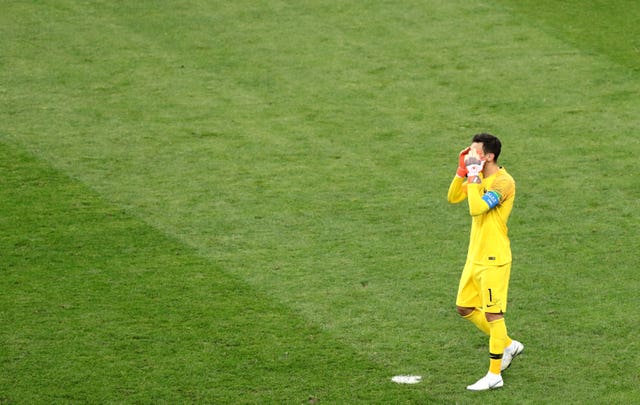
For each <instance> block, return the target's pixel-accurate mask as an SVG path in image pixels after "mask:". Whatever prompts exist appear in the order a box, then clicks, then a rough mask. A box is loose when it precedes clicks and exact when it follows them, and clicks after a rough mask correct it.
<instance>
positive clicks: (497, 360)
mask: <svg viewBox="0 0 640 405" xmlns="http://www.w3.org/2000/svg"><path fill="white" fill-rule="evenodd" d="M506 341H507V325H506V323H505V322H504V318H500V319H497V320H495V321H491V322H489V371H490V372H492V373H494V374H500V367H501V366H502V355H503V354H504V348H505V343H506Z"/></svg>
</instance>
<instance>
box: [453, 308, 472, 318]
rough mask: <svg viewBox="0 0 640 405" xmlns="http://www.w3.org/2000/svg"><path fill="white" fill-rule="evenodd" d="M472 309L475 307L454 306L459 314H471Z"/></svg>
mask: <svg viewBox="0 0 640 405" xmlns="http://www.w3.org/2000/svg"><path fill="white" fill-rule="evenodd" d="M474 309H475V308H468V307H458V306H456V311H457V312H458V314H460V316H467V315H471V313H472V312H473V310H474Z"/></svg>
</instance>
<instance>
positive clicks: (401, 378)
mask: <svg viewBox="0 0 640 405" xmlns="http://www.w3.org/2000/svg"><path fill="white" fill-rule="evenodd" d="M391 381H393V382H394V383H398V384H417V383H419V382H420V381H422V376H419V375H397V376H395V377H393V378H392V379H391Z"/></svg>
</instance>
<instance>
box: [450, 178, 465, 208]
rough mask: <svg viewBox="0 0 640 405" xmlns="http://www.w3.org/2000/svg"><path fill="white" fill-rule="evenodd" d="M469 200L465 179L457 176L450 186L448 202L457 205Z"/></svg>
mask: <svg viewBox="0 0 640 405" xmlns="http://www.w3.org/2000/svg"><path fill="white" fill-rule="evenodd" d="M465 198H467V183H466V181H465V179H464V178H462V177H458V176H455V177H454V178H453V180H452V181H451V184H450V185H449V192H448V193H447V201H449V202H450V203H451V204H457V203H459V202H462V201H464V200H465Z"/></svg>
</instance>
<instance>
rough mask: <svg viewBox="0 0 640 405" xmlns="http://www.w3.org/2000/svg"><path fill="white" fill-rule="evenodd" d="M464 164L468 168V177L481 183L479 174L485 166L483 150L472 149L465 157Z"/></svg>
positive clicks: (474, 181) (472, 181) (471, 180)
mask: <svg viewBox="0 0 640 405" xmlns="http://www.w3.org/2000/svg"><path fill="white" fill-rule="evenodd" d="M464 165H465V168H466V169H467V177H468V179H469V180H468V181H469V182H470V183H480V178H479V177H478V175H479V174H480V172H481V171H482V169H483V168H484V156H482V151H478V150H476V149H471V150H470V151H469V153H467V155H466V156H465V157H464Z"/></svg>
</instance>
